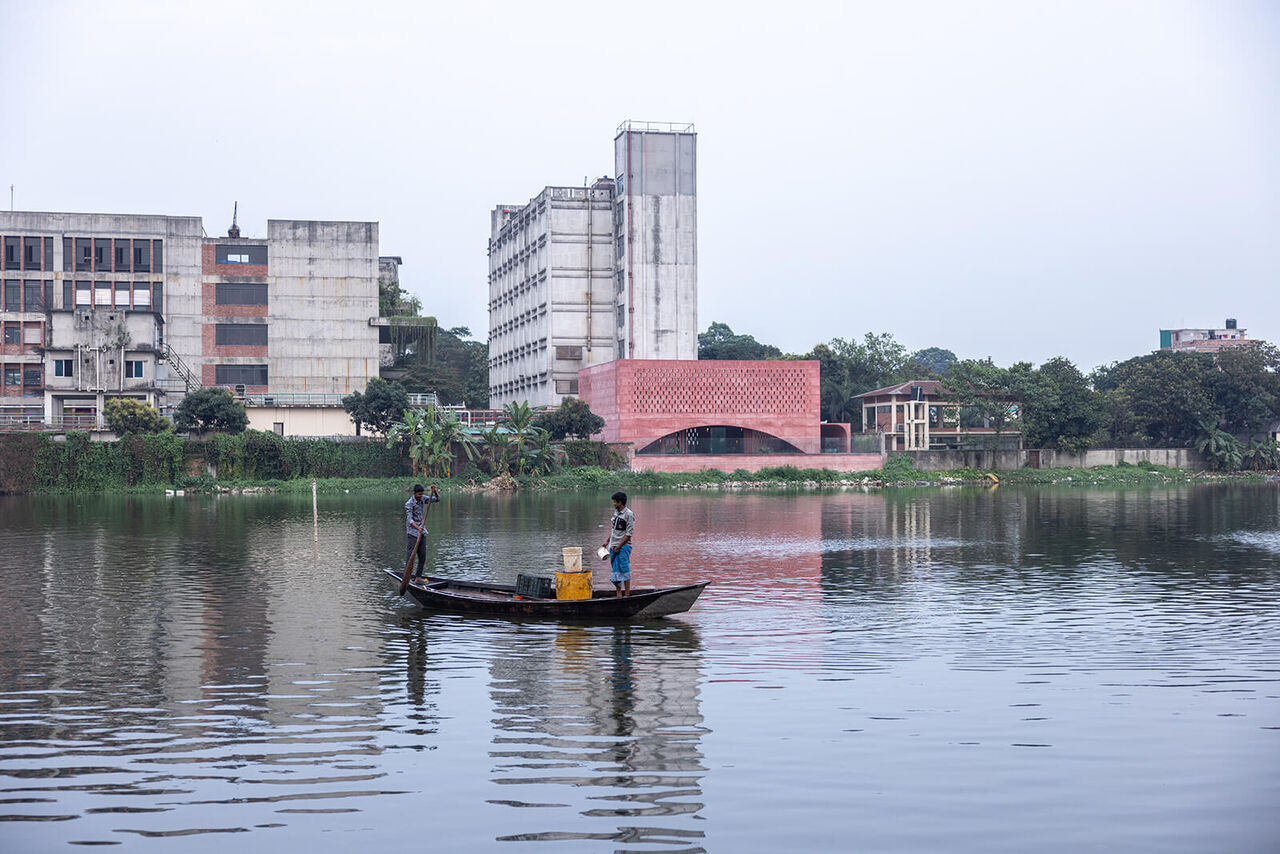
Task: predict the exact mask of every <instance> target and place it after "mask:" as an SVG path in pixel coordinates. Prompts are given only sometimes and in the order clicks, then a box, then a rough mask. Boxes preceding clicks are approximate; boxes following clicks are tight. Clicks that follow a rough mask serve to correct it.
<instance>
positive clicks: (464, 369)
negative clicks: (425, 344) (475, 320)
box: [401, 326, 489, 409]
mask: <svg viewBox="0 0 1280 854" xmlns="http://www.w3.org/2000/svg"><path fill="white" fill-rule="evenodd" d="M470 337H471V330H470V329H468V328H467V327H465V326H455V327H453V328H451V329H440V330H438V331H437V332H436V340H435V357H434V359H432V361H431V362H430V363H424V362H414V363H412V364H410V365H409V366H407V368H406V369H405V372H404V375H403V377H402V378H401V382H403V383H404V385H405V388H407V389H408V390H409V391H411V392H428V391H434V392H435V393H436V395H437V396H438V397H439V398H440V402H441V403H442V404H444V405H446V406H455V405H460V406H466V407H469V408H471V409H486V408H488V406H489V345H488V344H486V343H484V342H483V341H468V340H465V339H467V338H470Z"/></svg>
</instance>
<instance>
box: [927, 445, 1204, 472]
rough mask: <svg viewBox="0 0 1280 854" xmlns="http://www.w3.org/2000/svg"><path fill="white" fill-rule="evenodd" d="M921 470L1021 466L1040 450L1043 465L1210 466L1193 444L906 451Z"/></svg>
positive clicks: (1049, 466)
mask: <svg viewBox="0 0 1280 854" xmlns="http://www.w3.org/2000/svg"><path fill="white" fill-rule="evenodd" d="M906 453H908V454H910V456H911V458H912V459H913V460H915V464H916V468H917V469H919V470H920V471H954V470H955V469H962V468H971V469H1019V468H1022V467H1023V466H1025V465H1027V464H1028V462H1029V461H1030V460H1031V459H1032V455H1033V454H1039V458H1040V466H1039V467H1040V468H1045V469H1051V468H1095V467H1097V466H1114V465H1116V464H1117V463H1120V462H1125V463H1129V464H1130V465H1137V464H1138V463H1140V462H1148V463H1152V464H1153V465H1159V466H1169V467H1171V468H1181V469H1195V470H1203V469H1207V468H1208V467H1209V466H1208V465H1207V463H1206V462H1205V461H1204V458H1203V457H1201V456H1200V455H1199V454H1197V453H1196V452H1195V451H1193V450H1191V449H1190V448H1111V449H1098V450H1091V451H1085V452H1084V453H1082V454H1068V453H1065V452H1063V451H1049V450H1044V451H1025V450H1023V451H998V452H993V451H907V452H906Z"/></svg>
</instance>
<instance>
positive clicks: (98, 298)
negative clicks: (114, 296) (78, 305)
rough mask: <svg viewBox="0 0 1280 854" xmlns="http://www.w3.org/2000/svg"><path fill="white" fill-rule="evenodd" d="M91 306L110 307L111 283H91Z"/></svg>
mask: <svg viewBox="0 0 1280 854" xmlns="http://www.w3.org/2000/svg"><path fill="white" fill-rule="evenodd" d="M93 304H94V305H106V306H109V305H111V283H110V282H94V283H93Z"/></svg>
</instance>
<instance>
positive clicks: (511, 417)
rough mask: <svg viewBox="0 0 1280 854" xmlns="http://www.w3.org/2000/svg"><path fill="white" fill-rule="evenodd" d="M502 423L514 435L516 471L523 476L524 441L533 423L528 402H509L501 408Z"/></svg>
mask: <svg viewBox="0 0 1280 854" xmlns="http://www.w3.org/2000/svg"><path fill="white" fill-rule="evenodd" d="M502 421H503V423H505V424H506V425H507V426H508V427H510V428H511V432H513V433H514V434H515V446H516V471H517V472H519V473H520V474H524V467H525V459H524V440H525V437H526V436H528V435H529V425H530V424H532V423H533V410H532V409H531V408H530V407H529V401H527V400H524V401H520V402H518V403H517V402H516V401H514V400H513V401H511V402H510V403H508V404H507V405H506V406H504V407H502Z"/></svg>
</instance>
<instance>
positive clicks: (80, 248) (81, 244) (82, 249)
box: [76, 237, 93, 273]
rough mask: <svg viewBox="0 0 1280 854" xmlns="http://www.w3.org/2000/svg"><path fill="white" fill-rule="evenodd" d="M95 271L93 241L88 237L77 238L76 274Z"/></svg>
mask: <svg viewBox="0 0 1280 854" xmlns="http://www.w3.org/2000/svg"><path fill="white" fill-rule="evenodd" d="M92 269H93V241H92V240H90V239H89V238H87V237H77V238H76V272H77V273H87V272H89V271H90V270H92Z"/></svg>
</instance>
